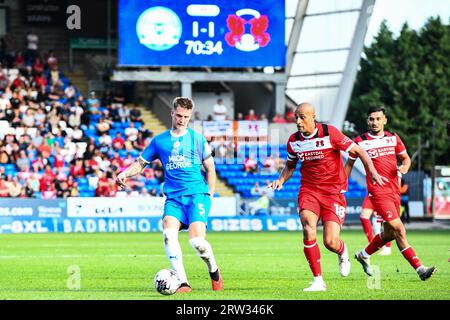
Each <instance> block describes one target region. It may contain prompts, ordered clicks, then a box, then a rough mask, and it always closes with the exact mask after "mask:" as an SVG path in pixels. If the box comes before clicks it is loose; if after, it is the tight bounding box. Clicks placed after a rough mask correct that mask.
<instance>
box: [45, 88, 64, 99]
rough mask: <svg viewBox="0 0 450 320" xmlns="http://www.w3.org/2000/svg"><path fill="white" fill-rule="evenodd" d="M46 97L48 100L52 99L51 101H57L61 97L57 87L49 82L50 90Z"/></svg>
mask: <svg viewBox="0 0 450 320" xmlns="http://www.w3.org/2000/svg"><path fill="white" fill-rule="evenodd" d="M47 97H48V99H49V100H53V101H58V100H59V99H61V96H60V94H59V93H58V90H57V88H56V87H55V86H54V85H53V84H50V90H49V92H48V96H47Z"/></svg>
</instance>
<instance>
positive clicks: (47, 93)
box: [0, 46, 164, 199]
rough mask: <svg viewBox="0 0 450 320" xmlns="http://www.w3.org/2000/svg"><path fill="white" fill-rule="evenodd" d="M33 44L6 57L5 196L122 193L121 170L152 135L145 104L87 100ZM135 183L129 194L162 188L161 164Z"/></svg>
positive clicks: (1, 105)
mask: <svg viewBox="0 0 450 320" xmlns="http://www.w3.org/2000/svg"><path fill="white" fill-rule="evenodd" d="M33 48H37V47H33V46H31V47H28V49H27V51H26V52H27V54H26V56H25V55H23V54H22V52H20V51H18V52H17V53H16V54H15V55H14V57H5V55H4V54H3V55H1V56H0V62H1V63H2V64H0V197H39V198H45V199H51V198H56V197H62V198H65V197H76V196H85V195H92V196H94V195H95V196H106V197H107V196H116V195H121V192H120V191H119V190H117V186H116V184H115V183H114V180H113V177H114V174H116V172H117V171H119V170H122V169H123V168H124V167H126V166H128V165H130V164H131V163H132V162H133V161H134V159H135V156H136V155H137V154H138V153H139V152H140V151H142V150H143V149H144V148H145V147H146V146H147V144H148V143H149V142H150V141H151V139H152V137H153V133H152V132H151V131H150V130H148V129H146V128H145V124H144V123H143V121H142V115H141V112H140V110H139V108H137V107H133V108H129V107H128V105H127V104H126V101H125V100H124V98H123V97H121V96H119V95H114V94H113V93H112V92H106V93H105V94H104V96H103V97H98V96H97V95H96V94H95V93H94V92H91V93H90V94H89V96H88V97H87V98H86V99H85V97H84V96H83V95H81V94H80V93H79V92H78V91H77V89H76V87H75V86H74V85H73V84H72V83H70V81H69V79H67V78H66V77H65V76H64V74H63V73H62V72H61V70H60V69H59V65H58V59H57V57H55V55H54V54H53V52H49V54H48V55H47V56H46V57H45V59H44V58H42V57H41V55H40V54H39V51H37V50H34V51H33ZM112 133H114V134H113V135H112ZM129 182H130V190H129V191H127V192H122V195H125V196H126V195H131V196H133V195H145V196H157V195H161V194H162V188H161V186H162V184H163V182H164V175H163V169H162V167H161V163H158V162H155V163H153V164H152V166H151V167H149V168H147V169H146V170H145V172H144V175H143V176H141V177H138V178H136V179H131V180H130V181H129Z"/></svg>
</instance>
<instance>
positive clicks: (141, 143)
mask: <svg viewBox="0 0 450 320" xmlns="http://www.w3.org/2000/svg"><path fill="white" fill-rule="evenodd" d="M148 144H149V140H148V139H144V136H143V135H142V132H140V131H139V132H138V134H137V138H136V140H134V141H132V142H131V145H132V146H133V148H134V149H135V150H138V151H143V150H144V149H145V147H146V146H147V145H148Z"/></svg>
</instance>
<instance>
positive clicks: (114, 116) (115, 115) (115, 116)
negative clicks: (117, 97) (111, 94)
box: [108, 103, 120, 122]
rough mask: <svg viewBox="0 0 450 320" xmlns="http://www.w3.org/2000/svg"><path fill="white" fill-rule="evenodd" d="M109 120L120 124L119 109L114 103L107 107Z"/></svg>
mask: <svg viewBox="0 0 450 320" xmlns="http://www.w3.org/2000/svg"><path fill="white" fill-rule="evenodd" d="M108 111H109V118H110V119H111V120H112V121H113V122H120V116H119V109H118V107H117V105H116V104H115V103H111V104H110V105H108Z"/></svg>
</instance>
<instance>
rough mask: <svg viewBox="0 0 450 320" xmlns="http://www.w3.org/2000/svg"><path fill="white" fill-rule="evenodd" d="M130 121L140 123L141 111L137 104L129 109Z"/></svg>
mask: <svg viewBox="0 0 450 320" xmlns="http://www.w3.org/2000/svg"><path fill="white" fill-rule="evenodd" d="M130 121H131V122H141V123H142V113H141V110H139V108H138V107H137V106H134V108H133V109H131V110H130Z"/></svg>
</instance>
